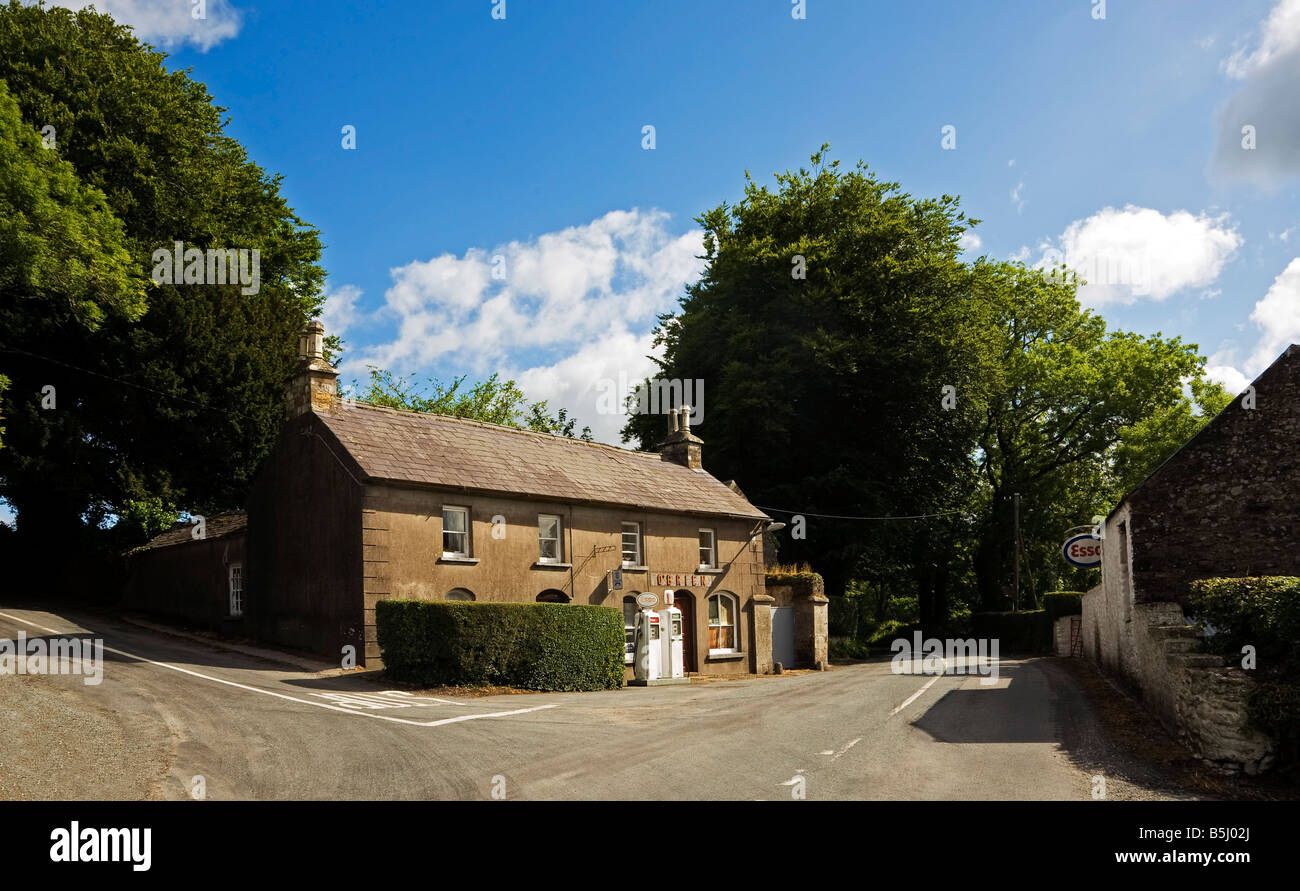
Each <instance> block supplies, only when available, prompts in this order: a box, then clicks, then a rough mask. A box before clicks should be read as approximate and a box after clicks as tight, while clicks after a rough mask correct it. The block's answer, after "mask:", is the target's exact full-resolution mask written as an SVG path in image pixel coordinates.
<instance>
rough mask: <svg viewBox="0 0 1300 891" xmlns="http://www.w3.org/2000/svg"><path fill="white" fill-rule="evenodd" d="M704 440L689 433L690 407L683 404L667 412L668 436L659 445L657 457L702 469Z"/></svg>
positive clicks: (691, 467)
mask: <svg viewBox="0 0 1300 891" xmlns="http://www.w3.org/2000/svg"><path fill="white" fill-rule="evenodd" d="M703 447H704V440H702V439H700V438H699V437H698V436H696V435H694V434H693V433H691V407H690V406H689V405H683V406H682V407H681V408H674V409H671V410H669V412H668V436H667V438H666V439H664V441H663V442H662V443H661V444H660V445H659V459H660V460H661V461H672V462H673V463H675V464H681V465H683V466H685V467H689V468H690V469H691V470H703V469H704V454H703Z"/></svg>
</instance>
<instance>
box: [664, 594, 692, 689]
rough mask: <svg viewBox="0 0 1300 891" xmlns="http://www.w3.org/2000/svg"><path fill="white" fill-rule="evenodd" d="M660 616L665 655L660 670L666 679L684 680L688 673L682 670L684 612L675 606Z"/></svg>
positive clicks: (665, 610)
mask: <svg viewBox="0 0 1300 891" xmlns="http://www.w3.org/2000/svg"><path fill="white" fill-rule="evenodd" d="M659 616H660V624H661V625H662V626H663V631H662V632H661V634H660V642H661V643H662V644H663V655H662V656H661V657H660V662H659V670H660V671H661V672H662V676H663V677H665V678H684V677H686V673H685V672H684V671H683V670H682V611H681V610H679V609H678V608H677V607H675V606H669V607H667V608H665V609H662V610H660V611H659Z"/></svg>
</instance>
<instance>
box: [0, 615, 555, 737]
mask: <svg viewBox="0 0 1300 891" xmlns="http://www.w3.org/2000/svg"><path fill="white" fill-rule="evenodd" d="M0 618H5V619H11V620H13V621H15V622H22V623H23V624H24V625H30V626H32V627H33V628H39V629H40V630H41V631H46V632H49V633H50V634H89V633H93V632H86V631H76V632H73V631H57V630H55V629H53V628H46V627H45V626H43V625H37V624H36V623H35V622H29V621H27V620H26V619H20V618H18V617H17V616H11V615H9V614H8V613H0ZM104 650H105V651H106V652H109V653H116V654H117V655H119V656H125V657H127V658H128V659H135V660H138V661H140V662H147V663H148V664H150V665H156V666H158V667H159V668H168V669H171V670H172V671H179V672H180V673H181V674H188V675H190V676H191V677H196V678H203V680H205V681H215V682H216V683H218V684H225V685H226V686H228V687H237V688H239V689H240V690H247V691H249V692H250V693H261V694H262V695H263V696H274V697H275V698H276V699H287V700H288V701H289V702H300V703H302V704H303V705H310V706H315V707H316V708H324V709H329V710H330V711H332V712H342V713H343V714H345V715H356V716H358V717H361V718H375V719H376V720H379V721H392V722H393V723H395V724H411V725H414V726H416V727H440V726H442V725H443V724H459V723H460V722H462V721H476V720H478V719H479V718H505V717H508V716H510V715H522V714H525V713H527V712H539V711H542V710H543V709H548V708H555V705H554V704H551V705H537V706H533V707H532V708H518V709H513V710H511V711H507V712H489V713H486V714H482V715H461V716H459V717H456V718H443V719H442V720H440V721H412V720H409V719H407V718H394V717H392V716H390V715H376V714H373V713H371V712H359V711H357V710H356V709H352V708H344V707H342V706H337V705H328V704H326V703H324V702H313V701H312V700H310V699H298V698H297V697H295V696H287V695H285V694H284V693H276V692H274V691H273V690H263V689H262V688H260V687H250V686H248V685H247V684H240V683H236V682H235V681H227V680H225V679H224V678H218V677H213V676H212V675H208V674H202V673H200V672H197V671H191V670H190V669H188V668H181V667H180V666H179V665H169V664H168V663H166V662H157V661H155V660H153V659H146V658H145V657H144V656H137V655H135V654H134V653H128V652H126V651H125V650H118V649H114V648H113V647H110V646H105V647H104Z"/></svg>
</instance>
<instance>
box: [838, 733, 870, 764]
mask: <svg viewBox="0 0 1300 891" xmlns="http://www.w3.org/2000/svg"><path fill="white" fill-rule="evenodd" d="M860 742H862V737H860V736H859V737H858V738H857V739H855V740H853V742H851V743H849V744H848V745H847V746H845V747H844V748H842V749H840V750H839V751H838V752H836V753H835V757H834V758H832V759H831V760H832V761H838V760H839V759H840V756H841V755H843V754H844V753H845V752H847V751H848V750H849V749H851V748H853V747H854V746H856V745H857V744H858V743H860Z"/></svg>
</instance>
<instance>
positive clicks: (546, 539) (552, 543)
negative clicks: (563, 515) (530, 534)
mask: <svg viewBox="0 0 1300 891" xmlns="http://www.w3.org/2000/svg"><path fill="white" fill-rule="evenodd" d="M561 528H562V524H561V523H560V518H559V517H558V516H556V515H555V514H538V515H537V562H538V563H560V562H562V558H563V557H564V543H563V541H562V540H561V538H560V530H561Z"/></svg>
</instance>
